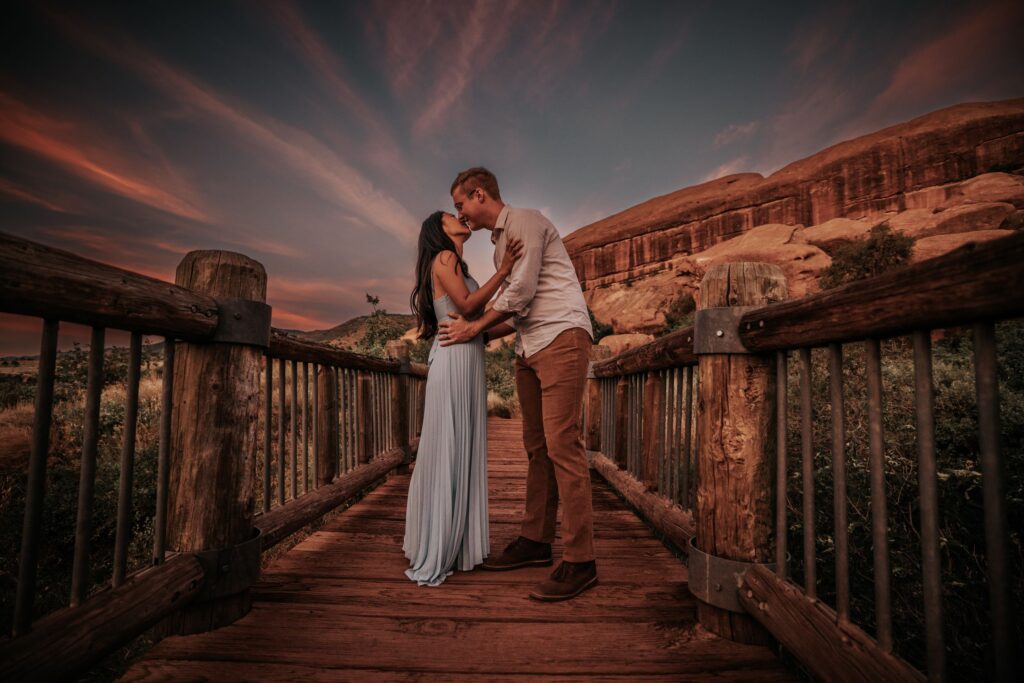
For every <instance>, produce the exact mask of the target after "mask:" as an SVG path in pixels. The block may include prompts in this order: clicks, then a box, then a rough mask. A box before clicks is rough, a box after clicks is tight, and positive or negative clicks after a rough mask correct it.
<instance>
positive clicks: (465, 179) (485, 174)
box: [449, 166, 501, 202]
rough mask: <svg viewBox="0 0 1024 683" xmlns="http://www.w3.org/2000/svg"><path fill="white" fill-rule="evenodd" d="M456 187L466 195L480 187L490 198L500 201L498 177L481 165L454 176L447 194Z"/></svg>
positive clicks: (452, 192) (453, 191) (452, 191)
mask: <svg viewBox="0 0 1024 683" xmlns="http://www.w3.org/2000/svg"><path fill="white" fill-rule="evenodd" d="M456 187H461V188H462V191H463V192H464V193H465V194H466V195H469V194H470V193H471V192H473V191H474V190H476V188H478V187H480V188H483V190H484V192H486V193H487V194H489V195H490V196H491V199H496V200H498V201H499V202H500V201H501V191H500V190H498V179H497V178H495V177H494V174H493V173H491V172H490V171H488V170H487V169H486V168H484V167H483V166H474V167H473V168H469V169H466V170H465V171H463V172H462V173H460V174H459V175H457V176H455V182H453V183H452V189H451V190H450V191H449V194H454V193H455V188H456Z"/></svg>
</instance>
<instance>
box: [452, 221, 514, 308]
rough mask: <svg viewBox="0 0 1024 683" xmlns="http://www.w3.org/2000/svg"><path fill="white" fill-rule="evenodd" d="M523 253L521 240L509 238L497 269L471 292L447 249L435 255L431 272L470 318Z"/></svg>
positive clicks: (456, 260) (454, 256)
mask: <svg viewBox="0 0 1024 683" xmlns="http://www.w3.org/2000/svg"><path fill="white" fill-rule="evenodd" d="M521 254H522V243H521V242H519V241H518V240H509V243H508V246H507V247H506V249H505V256H504V258H503V259H502V261H501V266H500V267H499V268H498V271H497V272H496V273H494V275H492V276H491V279H489V280H488V281H487V282H485V283H484V284H482V285H481V286H480V289H478V290H476V291H475V292H472V293H470V291H469V288H468V287H466V281H465V280H464V279H463V278H462V273H461V272H459V265H458V264H459V260H458V258H456V255H455V254H454V253H453V252H450V251H442V252H441V253H440V254H438V255H437V257H436V258H435V259H434V275H435V276H436V277H437V279H438V282H440V284H441V287H442V288H443V289H444V292H445V294H447V295H448V297H449V298H450V299H451V300H452V304H453V305H454V306H455V308H457V309H458V311H459V313H461V314H462V315H463V316H465V317H467V318H470V317H473V316H476V315H477V314H479V313H480V312H481V311H482V310H483V309H484V306H486V305H487V302H488V301H490V300H491V297H493V296H494V294H495V292H497V291H498V288H499V287H501V283H502V282H504V281H505V279H506V278H507V277H508V276H509V273H511V272H512V266H513V264H515V262H516V260H518V259H519V256H520V255H521Z"/></svg>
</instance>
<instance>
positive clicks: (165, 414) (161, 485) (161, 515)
mask: <svg viewBox="0 0 1024 683" xmlns="http://www.w3.org/2000/svg"><path fill="white" fill-rule="evenodd" d="M269 363H270V359H269V358H268V359H267V364H268V367H269ZM161 385H162V386H161V391H160V450H159V453H158V454H157V465H156V522H155V524H156V527H155V529H154V531H153V564H161V563H162V562H163V561H164V555H165V554H166V553H165V551H166V549H167V502H168V500H169V498H168V494H169V493H170V491H169V489H170V486H171V418H172V417H173V415H172V414H171V413H172V411H173V408H172V406H173V405H174V339H172V338H171V337H165V338H164V370H163V378H162V382H161ZM266 481H267V484H269V483H270V480H269V479H267V480H266ZM264 491H265V492H266V491H267V489H266V488H264ZM266 497H269V493H268V495H267V496H266Z"/></svg>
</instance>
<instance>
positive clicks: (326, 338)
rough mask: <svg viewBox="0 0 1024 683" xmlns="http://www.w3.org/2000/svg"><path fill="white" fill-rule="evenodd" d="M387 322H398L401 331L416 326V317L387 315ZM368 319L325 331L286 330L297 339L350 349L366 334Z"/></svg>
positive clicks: (346, 322)
mask: <svg viewBox="0 0 1024 683" xmlns="http://www.w3.org/2000/svg"><path fill="white" fill-rule="evenodd" d="M386 317H387V318H388V319H389V320H393V321H396V322H398V323H399V324H400V325H401V327H402V329H405V330H408V329H409V328H412V327H414V326H415V325H416V316H414V315H401V314H398V313H388V314H387V316H386ZM369 319H370V316H368V315H361V316H358V317H356V318H352V319H351V320H346V321H345V322H343V323H341V324H340V325H335V326H334V327H332V328H330V329H327V330H310V331H308V332H306V331H303V330H286V331H287V332H290V333H291V334H294V335H296V336H297V337H302V338H304V339H309V340H310V341H316V342H320V343H323V344H331V345H333V346H340V347H342V348H350V347H352V346H355V345H356V344H357V343H358V342H359V340H360V339H362V338H363V335H364V334H366V321H367V320H369Z"/></svg>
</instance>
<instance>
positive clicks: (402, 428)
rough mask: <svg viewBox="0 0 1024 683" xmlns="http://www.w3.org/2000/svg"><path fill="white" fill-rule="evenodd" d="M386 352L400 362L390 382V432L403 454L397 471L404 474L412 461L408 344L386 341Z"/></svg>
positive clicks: (398, 341) (399, 341) (400, 341)
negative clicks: (398, 368) (393, 379)
mask: <svg viewBox="0 0 1024 683" xmlns="http://www.w3.org/2000/svg"><path fill="white" fill-rule="evenodd" d="M387 354H388V357H389V358H394V359H395V360H397V361H399V362H401V364H402V368H401V370H399V373H398V375H396V376H395V381H394V382H392V383H391V410H392V419H391V434H392V441H393V442H394V444H395V447H396V448H401V449H402V453H403V454H404V457H403V459H402V464H401V465H400V466H399V467H398V470H397V471H398V472H399V473H400V474H405V473H407V472H408V471H409V463H411V462H412V450H411V449H410V448H409V370H410V364H409V345H408V344H406V343H405V342H404V341H402V340H397V341H391V342H388V343H387Z"/></svg>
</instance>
